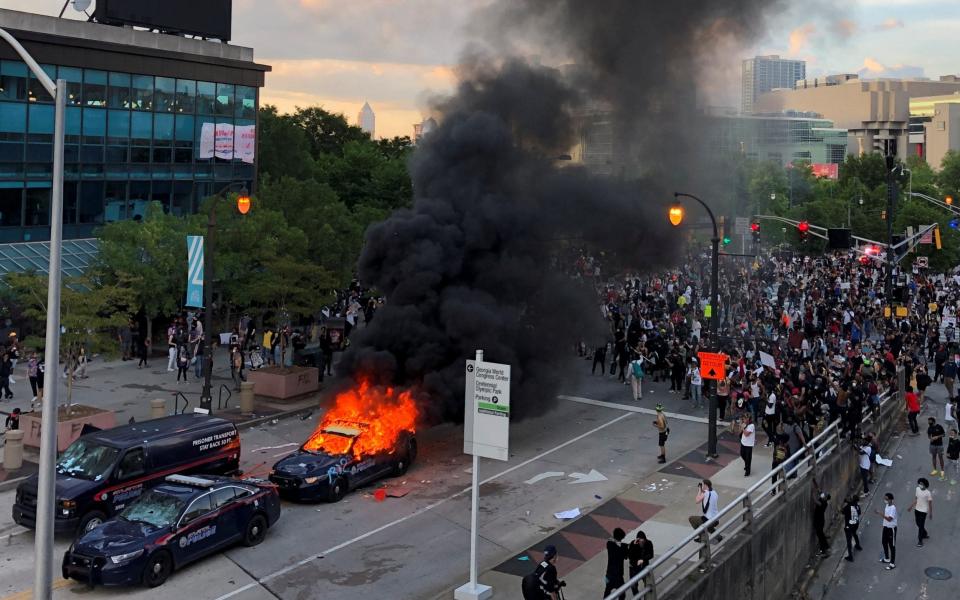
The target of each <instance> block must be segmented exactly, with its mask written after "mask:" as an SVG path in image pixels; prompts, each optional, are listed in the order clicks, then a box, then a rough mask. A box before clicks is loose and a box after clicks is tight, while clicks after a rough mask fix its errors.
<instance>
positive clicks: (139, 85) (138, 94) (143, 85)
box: [130, 75, 153, 110]
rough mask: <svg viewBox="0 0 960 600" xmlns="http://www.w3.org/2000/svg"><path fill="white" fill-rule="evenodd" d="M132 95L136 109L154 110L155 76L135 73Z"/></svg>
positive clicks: (132, 80) (132, 79) (133, 106)
mask: <svg viewBox="0 0 960 600" xmlns="http://www.w3.org/2000/svg"><path fill="white" fill-rule="evenodd" d="M131 82H132V87H131V92H130V96H131V98H132V108H133V109H134V110H153V77H150V76H149V75H134V76H133V77H132V78H131Z"/></svg>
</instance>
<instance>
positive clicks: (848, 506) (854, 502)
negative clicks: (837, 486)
mask: <svg viewBox="0 0 960 600" xmlns="http://www.w3.org/2000/svg"><path fill="white" fill-rule="evenodd" d="M859 500H860V497H859V496H857V495H856V494H854V495H852V496H850V497H849V498H847V499H846V500H844V502H843V509H842V512H843V535H845V536H846V538H847V556H846V557H845V559H844V560H847V561H849V562H853V549H854V548H856V549H857V550H863V546H861V545H860V536H859V535H857V530H858V529H859V528H860V515H861V513H860V505H859V504H858V501H859ZM850 542H855V543H856V545H855V546H853V547H851V546H850Z"/></svg>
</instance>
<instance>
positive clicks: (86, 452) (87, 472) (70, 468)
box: [57, 438, 120, 481]
mask: <svg viewBox="0 0 960 600" xmlns="http://www.w3.org/2000/svg"><path fill="white" fill-rule="evenodd" d="M119 453H120V451H119V450H117V449H116V448H111V447H110V446H104V445H102V444H97V443H95V442H90V441H88V440H84V439H82V438H81V439H79V440H77V441H76V442H74V443H72V444H70V446H69V447H68V448H67V449H66V450H64V451H63V455H62V456H61V457H60V461H59V462H58V463H57V473H60V474H61V475H69V476H70V477H79V478H80V479H89V480H90V481H100V480H101V479H103V478H104V477H106V476H107V475H108V474H109V472H110V468H111V467H112V466H113V464H114V463H115V462H116V461H117V455H118V454H119Z"/></svg>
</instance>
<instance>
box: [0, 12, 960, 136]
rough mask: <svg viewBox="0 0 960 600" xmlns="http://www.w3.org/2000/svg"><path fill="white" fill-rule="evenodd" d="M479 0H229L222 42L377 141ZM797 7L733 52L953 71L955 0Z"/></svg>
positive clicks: (271, 93) (435, 78) (295, 95)
mask: <svg viewBox="0 0 960 600" xmlns="http://www.w3.org/2000/svg"><path fill="white" fill-rule="evenodd" d="M196 1H198V2H199V1H202V0H196ZM489 1H491V0H234V3H233V4H234V9H233V10H234V16H233V38H234V39H233V43H236V44H241V45H244V46H251V47H253V48H254V50H255V53H256V58H257V61H258V62H264V63H267V64H270V65H272V66H273V72H272V73H270V74H268V75H267V84H266V87H265V88H264V90H263V91H262V93H261V102H263V103H271V104H276V105H278V106H279V107H280V109H281V110H283V111H288V110H291V109H293V107H295V106H298V105H299V106H307V105H311V104H322V105H323V106H324V107H326V108H327V109H329V110H333V111H335V112H342V113H344V114H345V115H346V116H347V118H348V119H349V120H350V121H351V122H356V118H357V113H358V112H359V110H360V107H361V106H362V105H363V102H364V101H368V102H370V105H371V106H372V107H373V110H374V112H375V113H376V115H377V135H378V136H394V135H410V134H411V132H412V125H413V123H415V122H419V121H420V120H421V115H422V109H423V107H424V105H425V99H426V98H427V97H429V95H430V94H431V93H436V92H443V91H446V90H448V89H450V86H451V84H452V82H453V74H452V70H451V68H450V66H451V65H452V64H454V63H455V61H456V59H457V56H458V54H459V52H460V50H461V48H462V47H463V45H464V43H465V42H466V41H467V40H469V39H470V36H469V35H468V34H467V32H466V28H467V26H468V25H469V22H470V15H471V13H472V11H473V10H474V8H476V7H477V6H480V5H483V4H485V3H487V2H489ZM718 1H722V0H718ZM655 4H656V2H653V3H652V5H655ZM799 4H803V5H804V6H806V7H807V8H806V9H805V12H804V13H802V14H799V15H781V16H778V17H777V18H775V19H774V21H773V22H771V24H770V29H769V33H768V35H767V36H766V38H765V39H763V40H760V41H759V42H758V43H757V44H756V47H754V48H752V49H748V50H745V51H744V56H746V55H749V54H780V55H782V56H791V57H796V58H803V59H805V60H807V61H808V65H807V72H808V76H816V75H822V74H827V73H836V72H858V71H859V72H861V73H862V74H864V75H870V76H880V77H882V76H901V75H908V76H918V75H924V76H927V77H933V78H936V77H938V76H940V75H944V74H958V73H960V60H958V59H960V46H958V45H957V43H956V39H957V32H958V31H960V2H957V1H956V0H832V1H829V2H828V3H827V5H829V6H834V7H838V9H837V10H836V12H831V13H829V14H827V13H825V12H824V11H822V10H819V11H818V10H816V9H814V10H812V11H811V10H809V5H807V3H799ZM0 6H2V7H4V8H12V9H15V10H25V11H31V12H38V13H44V14H53V15H56V14H57V13H58V12H59V11H60V8H61V7H62V6H63V1H62V0H0ZM67 14H68V15H71V16H73V17H74V18H75V17H76V16H77V14H78V13H75V12H74V11H73V10H72V9H68V13H67ZM81 16H82V15H81ZM744 56H740V55H737V56H730V57H729V70H725V72H729V73H730V74H731V77H730V81H729V88H728V89H726V90H723V91H722V93H721V94H720V100H721V102H722V103H727V104H730V105H736V104H737V103H738V94H739V81H738V80H737V79H736V77H735V76H734V74H735V73H738V72H739V67H738V65H739V60H740V59H741V58H744ZM546 60H548V58H546V57H545V61H546Z"/></svg>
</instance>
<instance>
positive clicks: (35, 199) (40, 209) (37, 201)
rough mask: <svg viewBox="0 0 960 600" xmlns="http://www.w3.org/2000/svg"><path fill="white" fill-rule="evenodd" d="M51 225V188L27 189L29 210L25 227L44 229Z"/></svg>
mask: <svg viewBox="0 0 960 600" xmlns="http://www.w3.org/2000/svg"><path fill="white" fill-rule="evenodd" d="M49 224H50V188H27V210H26V220H25V222H24V225H26V226H27V227H43V226H46V225H49Z"/></svg>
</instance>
